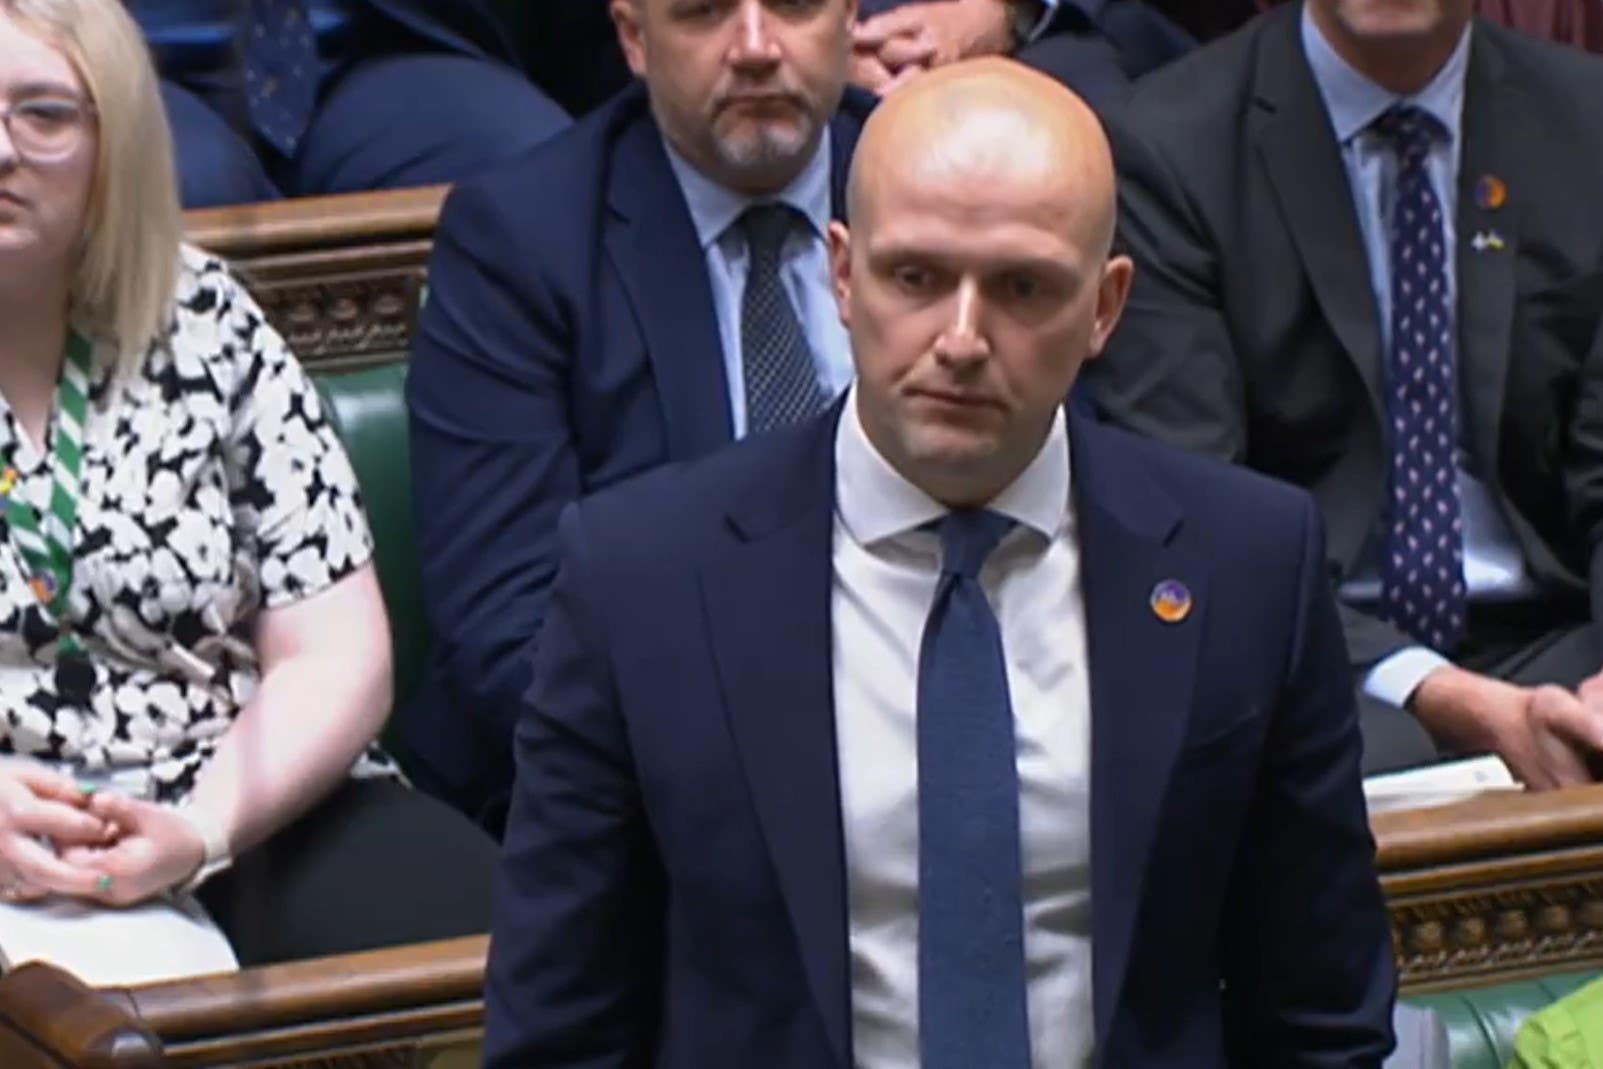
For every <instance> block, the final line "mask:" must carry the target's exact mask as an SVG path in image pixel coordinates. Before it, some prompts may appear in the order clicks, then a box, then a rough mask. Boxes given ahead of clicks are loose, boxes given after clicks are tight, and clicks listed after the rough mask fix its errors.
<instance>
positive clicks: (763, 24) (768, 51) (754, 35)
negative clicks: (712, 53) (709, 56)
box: [729, 0, 780, 67]
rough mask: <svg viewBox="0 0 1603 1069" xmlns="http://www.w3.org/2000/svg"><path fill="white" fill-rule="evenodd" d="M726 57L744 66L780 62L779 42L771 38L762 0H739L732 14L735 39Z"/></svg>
mask: <svg viewBox="0 0 1603 1069" xmlns="http://www.w3.org/2000/svg"><path fill="white" fill-rule="evenodd" d="M729 58H730V61H731V62H732V63H734V64H736V65H738V66H747V67H749V66H762V65H767V64H772V63H777V62H779V58H780V51H779V42H778V40H777V39H776V38H775V37H774V34H773V26H772V25H771V20H770V17H769V12H768V10H767V8H766V6H765V5H764V4H763V0H741V2H740V9H739V10H738V11H737V12H736V14H735V40H734V43H733V45H732V46H731V48H730V57H729Z"/></svg>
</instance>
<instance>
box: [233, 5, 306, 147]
mask: <svg viewBox="0 0 1603 1069" xmlns="http://www.w3.org/2000/svg"><path fill="white" fill-rule="evenodd" d="M244 56H245V104H246V109H247V110H248V111H249V113H250V120H251V124H252V125H253V126H254V127H255V128H256V130H257V132H258V133H260V134H261V135H262V138H263V139H264V140H265V141H266V142H267V143H268V144H270V145H272V146H273V148H275V149H277V150H278V151H279V152H280V153H282V154H283V155H285V156H293V155H295V150H296V149H297V148H298V147H299V146H300V143H301V138H302V137H303V136H304V135H305V133H306V127H307V124H308V123H310V122H311V119H312V109H313V107H314V106H315V105H316V103H317V83H318V77H319V74H320V69H319V67H318V59H317V38H316V36H315V35H314V33H313V31H312V24H311V19H310V18H309V17H308V14H307V10H306V0H250V18H249V20H248V23H247V25H246V27H245V44H244Z"/></svg>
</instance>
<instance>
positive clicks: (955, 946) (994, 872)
mask: <svg viewBox="0 0 1603 1069" xmlns="http://www.w3.org/2000/svg"><path fill="white" fill-rule="evenodd" d="M1012 525H1013V521H1011V520H1009V519H1007V518H1006V517H1005V516H1001V515H998V514H997V513H994V512H987V511H983V510H978V509H975V510H968V511H963V512H953V513H951V514H949V515H948V516H947V517H946V518H945V519H944V520H942V521H941V522H940V534H941V577H940V581H939V583H938V584H937V585H936V588H935V600H934V602H933V604H932V605H931V606H930V612H929V617H928V619H927V620H926V622H925V624H924V638H923V642H922V644H921V645H920V647H919V654H918V1045H919V1065H920V1067H921V1069H980V1067H983V1069H1029V1067H1030V1020H1029V1004H1028V1001H1027V990H1028V989H1027V986H1026V970H1025V959H1024V887H1023V884H1024V876H1023V859H1022V850H1021V847H1020V844H1019V774H1018V760H1017V743H1016V741H1015V739H1016V736H1015V733H1014V729H1013V702H1012V697H1011V695H1010V694H1009V691H1008V684H1007V662H1006V660H1005V658H1004V656H1003V651H1002V631H1001V628H1000V626H999V625H998V624H997V620H996V614H995V613H994V612H992V610H991V605H990V602H989V601H987V600H986V597H985V591H984V589H983V588H982V587H981V586H980V581H979V573H980V567H981V565H983V564H984V563H985V558H986V557H988V556H990V554H991V551H992V550H993V549H995V548H996V545H997V543H998V542H1000V541H1001V540H1002V536H1003V535H1005V534H1007V532H1008V529H1009V528H1010V527H1012Z"/></svg>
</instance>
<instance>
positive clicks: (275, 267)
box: [185, 186, 445, 370]
mask: <svg viewBox="0 0 1603 1069" xmlns="http://www.w3.org/2000/svg"><path fill="white" fill-rule="evenodd" d="M444 198H445V187H444V186H429V187H426V188H422V189H399V190H385V191H382V192H377V193H351V194H345V195H342V196H336V197H302V198H298V199H295V200H284V201H275V202H272V203H268V204H241V205H234V206H230V207H226V208H212V209H208V210H206V211H197V212H190V213H188V214H187V215H186V217H185V222H186V229H187V232H188V237H189V240H190V241H192V242H193V243H195V244H196V245H199V246H200V247H201V248H203V249H207V250H209V251H211V252H214V253H216V254H218V255H219V256H222V257H223V258H224V259H226V260H228V261H229V263H231V264H232V265H233V266H234V268H235V269H236V270H237V271H238V272H239V273H240V275H241V276H242V277H243V278H244V279H245V281H246V282H247V283H248V284H249V286H250V289H251V293H252V294H253V295H254V296H255V297H256V300H257V301H258V302H259V303H260V304H261V306H262V310H263V311H264V312H266V314H267V317H268V319H269V320H270V321H271V322H272V323H273V325H274V326H275V327H277V328H278V330H279V332H280V333H281V334H283V335H284V337H285V338H286V339H287V340H288V341H289V345H290V348H291V350H293V351H294V353H295V355H297V356H298V357H300V359H301V361H302V362H303V363H305V364H306V365H307V366H308V367H310V368H312V369H313V370H325V369H327V370H338V369H343V368H355V367H362V366H366V365H369V364H374V363H381V362H384V361H389V360H396V359H404V358H405V356H406V353H407V351H408V349H409V348H410V347H411V340H412V330H413V327H414V326H415V325H416V322H417V308H418V303H419V299H420V297H421V295H422V292H423V285H424V273H425V270H426V268H427V265H428V256H429V244H430V242H431V241H432V239H433V236H434V224H435V222H436V221H437V220H438V218H439V213H440V203H441V201H442V200H444Z"/></svg>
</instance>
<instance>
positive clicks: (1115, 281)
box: [1085, 255, 1135, 360]
mask: <svg viewBox="0 0 1603 1069" xmlns="http://www.w3.org/2000/svg"><path fill="white" fill-rule="evenodd" d="M1134 279H1135V261H1134V260H1132V259H1130V258H1129V257H1128V256H1122V255H1121V256H1112V257H1109V258H1108V262H1107V264H1106V265H1105V266H1104V267H1103V268H1102V281H1101V282H1100V283H1098V285H1097V294H1096V318H1095V319H1094V320H1093V321H1092V323H1091V344H1090V347H1089V349H1088V350H1087V352H1086V354H1085V358H1086V359H1087V360H1094V359H1095V358H1096V357H1098V356H1101V355H1102V350H1103V348H1104V347H1105V346H1106V345H1107V344H1108V338H1109V337H1111V336H1112V334H1113V328H1114V327H1116V326H1118V325H1119V317H1120V316H1122V315H1123V314H1124V305H1125V302H1126V301H1128V300H1129V299H1130V283H1131V282H1132V281H1133V280H1134Z"/></svg>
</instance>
